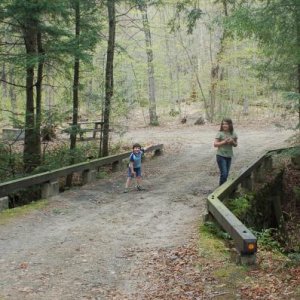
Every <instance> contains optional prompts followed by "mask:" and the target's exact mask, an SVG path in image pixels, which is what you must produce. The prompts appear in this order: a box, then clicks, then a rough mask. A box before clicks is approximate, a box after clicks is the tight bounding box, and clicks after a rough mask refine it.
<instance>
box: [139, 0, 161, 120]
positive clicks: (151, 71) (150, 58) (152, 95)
mask: <svg viewBox="0 0 300 300" xmlns="http://www.w3.org/2000/svg"><path fill="white" fill-rule="evenodd" d="M139 9H140V11H141V13H142V19H143V30H144V33H145V42H146V52H147V60H148V82H149V116H150V125H158V119H157V114H156V99H155V80H154V65H153V50H152V40H151V31H150V25H149V20H148V14H147V4H144V5H139Z"/></svg>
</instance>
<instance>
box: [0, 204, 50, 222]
mask: <svg viewBox="0 0 300 300" xmlns="http://www.w3.org/2000/svg"><path fill="white" fill-rule="evenodd" d="M47 205H48V200H40V201H37V202H31V203H30V204H27V205H24V206H19V207H16V208H12V209H6V210H4V211H2V212H0V225H4V224H6V223H7V222H9V221H11V220H12V219H15V218H19V217H23V216H25V215H27V214H29V213H31V212H33V211H35V210H40V209H42V208H44V207H46V206H47Z"/></svg>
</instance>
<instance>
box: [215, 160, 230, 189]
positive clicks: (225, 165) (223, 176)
mask: <svg viewBox="0 0 300 300" xmlns="http://www.w3.org/2000/svg"><path fill="white" fill-rule="evenodd" d="M217 163H218V167H219V169H220V181H219V184H220V185H221V184H223V183H224V182H225V181H226V180H227V177H228V174H229V170H230V166H231V157H224V156H221V155H217Z"/></svg>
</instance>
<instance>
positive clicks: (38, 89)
mask: <svg viewBox="0 0 300 300" xmlns="http://www.w3.org/2000/svg"><path fill="white" fill-rule="evenodd" d="M37 50H38V55H39V63H38V69H37V81H36V84H35V88H36V123H35V131H36V136H35V137H36V143H39V144H40V143H41V121H42V82H43V73H44V54H45V53H44V49H43V45H42V34H41V32H38V33H37ZM40 150H41V147H40ZM40 155H41V153H40Z"/></svg>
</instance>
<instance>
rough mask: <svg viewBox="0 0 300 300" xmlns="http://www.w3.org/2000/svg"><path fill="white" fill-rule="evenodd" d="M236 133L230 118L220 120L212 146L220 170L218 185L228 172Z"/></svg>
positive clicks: (225, 178)
mask: <svg viewBox="0 0 300 300" xmlns="http://www.w3.org/2000/svg"><path fill="white" fill-rule="evenodd" d="M237 138H238V137H237V135H236V133H235V132H234V130H233V124H232V120H231V119H229V118H225V119H223V120H222V122H221V127H220V131H219V132H218V133H217V135H216V138H215V142H214V146H215V147H216V148H218V150H217V164H218V167H219V170H220V180H219V185H221V184H223V183H224V182H225V181H226V180H227V178H228V174H229V170H230V166H231V159H232V157H233V149H232V147H236V146H237Z"/></svg>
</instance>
